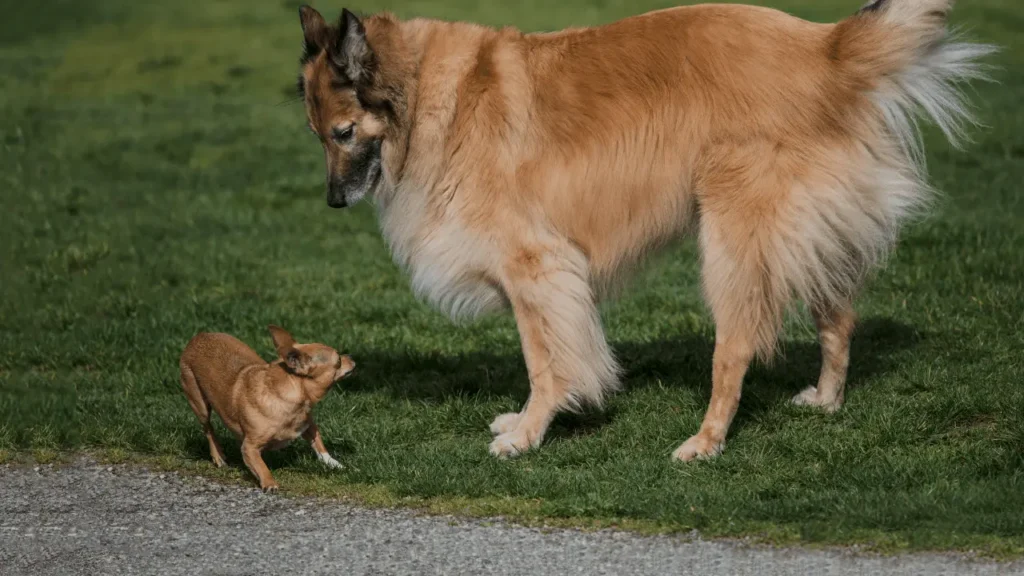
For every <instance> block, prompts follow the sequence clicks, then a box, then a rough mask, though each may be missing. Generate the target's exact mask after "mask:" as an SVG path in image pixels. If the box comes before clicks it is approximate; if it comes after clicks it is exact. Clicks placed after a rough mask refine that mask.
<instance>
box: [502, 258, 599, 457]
mask: <svg viewBox="0 0 1024 576" xmlns="http://www.w3.org/2000/svg"><path fill="white" fill-rule="evenodd" d="M573 256H576V257H573ZM505 289H506V292H507V294H508V296H509V299H510V300H511V302H512V307H513V310H514V311H515V317H516V325H517V327H518V329H519V337H520V340H521V342H522V347H523V356H524V357H525V359H526V368H527V371H528V372H529V375H530V398H529V400H527V402H526V406H525V407H524V408H523V411H522V412H519V413H511V414H502V415H501V416H498V417H497V418H496V419H495V420H494V422H493V423H492V424H491V431H492V432H494V433H495V434H497V435H498V436H497V438H495V439H494V441H493V442H492V443H491V454H494V455H495V456H498V457H501V458H505V457H510V456H516V455H518V454H520V453H522V452H524V451H526V450H528V449H530V448H534V447H537V446H538V445H540V443H541V441H542V440H543V439H544V433H545V432H546V431H547V429H548V425H549V424H551V420H552V419H553V418H554V416H555V414H556V413H557V412H558V411H560V410H565V409H573V408H577V407H579V406H580V405H582V404H591V405H597V406H600V405H601V403H602V400H603V397H604V393H605V392H606V391H608V390H610V389H612V388H614V387H615V386H616V385H617V373H618V368H617V366H616V364H615V360H614V359H613V358H612V355H611V352H610V351H609V350H608V345H607V343H606V342H605V338H604V331H603V330H602V328H601V319H600V316H599V315H598V313H597V308H596V306H595V304H594V299H593V296H592V294H591V290H590V285H589V283H588V282H587V277H586V263H585V261H584V260H583V258H582V256H581V255H570V256H568V257H566V256H561V257H559V256H558V255H555V254H552V253H547V254H539V253H536V252H529V251H521V252H520V254H519V256H518V257H517V259H516V260H515V261H514V262H513V263H512V264H511V265H510V266H509V267H508V268H507V270H506V281H505Z"/></svg>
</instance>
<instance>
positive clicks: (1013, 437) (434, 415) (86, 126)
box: [0, 0, 1024, 555]
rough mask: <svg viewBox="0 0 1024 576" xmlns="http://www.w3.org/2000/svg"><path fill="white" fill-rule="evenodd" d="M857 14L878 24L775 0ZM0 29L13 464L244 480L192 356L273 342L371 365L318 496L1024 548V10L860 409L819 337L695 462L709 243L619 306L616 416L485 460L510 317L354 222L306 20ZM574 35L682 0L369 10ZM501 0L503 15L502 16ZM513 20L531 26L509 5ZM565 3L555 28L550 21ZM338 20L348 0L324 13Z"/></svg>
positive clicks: (334, 424) (886, 286)
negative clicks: (140, 467)
mask: <svg viewBox="0 0 1024 576" xmlns="http://www.w3.org/2000/svg"><path fill="white" fill-rule="evenodd" d="M774 1H775V5H776V6H778V7H780V8H785V9H787V10H791V11H794V12H796V13H798V14H800V15H802V16H805V17H808V18H813V19H821V20H829V19H835V18H838V17H841V16H842V15H844V14H848V13H850V12H852V11H853V10H854V9H856V8H857V5H858V2H857V1H856V0H842V1H840V0H829V1H821V0H789V1H782V0H774ZM3 4H4V5H3V6H0V13H2V14H4V15H5V18H4V19H3V23H2V24H0V108H2V112H0V198H2V212H0V296H2V300H0V453H2V452H6V453H7V454H8V455H10V454H12V453H16V452H20V451H26V450H28V451H35V452H36V453H37V454H41V455H46V454H53V453H54V452H62V451H68V450H84V449H89V450H99V451H101V452H102V453H104V454H106V455H108V456H109V455H119V456H121V457H124V456H126V455H129V456H132V457H133V458H134V457H139V456H138V455H142V456H141V457H143V458H146V459H147V461H154V460H153V459H155V461H158V462H163V463H164V465H171V466H183V467H185V468H186V469H189V470H197V471H200V472H202V473H205V474H210V475H216V476H218V477H222V478H234V479H245V476H244V474H243V472H242V471H241V465H242V464H241V459H240V457H239V455H238V444H237V442H235V441H234V440H227V438H228V437H227V436H226V435H224V436H223V437H224V438H225V440H226V441H225V446H226V448H227V450H228V454H229V457H230V463H231V464H232V465H233V466H235V467H236V468H235V469H233V470H229V471H226V472H224V471H220V472H215V471H213V469H212V468H210V467H209V466H208V465H207V464H199V463H201V462H206V461H207V458H208V454H207V451H206V444H205V441H204V439H203V436H202V433H201V431H200V429H199V426H198V424H197V423H196V420H195V417H194V415H193V414H192V413H191V411H190V410H189V408H188V406H187V404H186V402H185V399H184V397H183V396H182V394H181V392H180V389H179V385H178V379H177V378H178V377H177V359H178V355H179V354H180V352H181V350H182V348H183V346H184V345H185V343H186V342H187V341H188V339H189V338H190V337H191V336H192V334H194V333H195V332H197V331H200V330H215V331H225V332H230V333H233V334H235V335H237V336H239V337H240V338H242V339H243V340H245V341H247V342H249V343H250V344H252V345H254V347H255V348H256V349H257V350H258V351H260V352H261V353H263V354H265V355H267V356H268V357H269V354H270V351H271V346H270V342H269V337H268V335H267V334H266V332H265V326H266V325H267V324H268V323H279V324H282V325H284V326H286V327H288V328H289V329H291V330H292V331H293V332H294V333H295V334H296V336H297V337H298V338H299V339H300V340H302V339H304V340H310V341H323V342H327V343H330V344H334V345H337V346H340V347H343V348H344V349H345V351H347V352H350V353H351V354H352V355H353V356H354V357H355V358H356V360H357V362H358V363H359V365H360V374H359V376H358V377H357V378H355V379H353V380H350V381H346V383H345V385H344V386H343V387H342V389H340V390H338V391H336V392H334V393H332V394H331V395H330V396H329V397H328V398H327V399H326V400H325V401H324V402H323V404H322V405H321V406H320V407H319V408H318V420H319V423H320V426H321V429H322V430H323V433H324V437H325V440H326V442H327V445H328V446H329V448H331V449H332V450H333V451H334V452H335V455H336V456H337V457H338V459H339V460H341V461H342V462H343V463H344V464H346V466H347V468H346V470H345V471H343V472H340V473H334V472H328V471H326V470H325V469H323V468H321V467H320V466H319V465H318V463H317V462H316V460H315V459H314V458H312V457H311V453H310V452H309V451H308V449H307V448H306V447H305V446H301V445H296V446H294V447H292V448H289V449H288V450H285V451H283V452H279V453H274V454H272V455H271V456H270V457H269V462H270V464H271V466H272V468H273V469H274V470H275V474H277V475H278V477H279V479H281V481H282V483H283V484H284V487H285V489H286V490H287V489H290V490H291V491H292V492H313V493H320V494H334V495H343V496H353V497H357V498H359V499H360V500H362V501H364V502H368V503H376V504H399V503H412V504H416V505H419V506H425V507H427V508H428V509H431V510H437V511H447V512H453V511H454V512H463V513H472V514H507V515H511V516H513V517H516V518H519V519H521V520H528V521H542V519H546V520H543V521H546V522H550V523H555V524H559V523H563V524H564V523H575V524H581V525H597V526H604V525H620V526H626V527H633V528H638V529H644V530H689V529H692V528H696V529H699V530H701V531H702V532H703V533H704V534H706V535H709V536H715V535H718V536H734V535H750V534H753V535H755V536H759V537H764V538H770V539H773V540H776V541H787V542H796V541H799V542H804V543H823V544H828V543H848V542H867V543H869V544H873V545H875V546H879V547H884V548H906V547H909V548H960V549H966V548H973V549H976V550H983V551H986V552H989V553H996V554H1010V555H1019V554H1021V553H1022V552H1024V353H1022V350H1024V202H1022V193H1021V190H1022V185H1021V183H1022V182H1024V160H1022V158H1024V111H1022V109H1021V107H1020V102H1021V100H1022V98H1024V76H1021V74H1020V70H1021V69H1022V67H1024V40H1022V37H1021V33H1022V31H1024V7H1022V5H1021V4H1020V3H1019V2H1018V1H1017V0H978V1H975V2H964V3H962V5H961V6H960V7H959V10H958V12H956V19H957V22H958V23H960V24H963V25H964V26H966V27H967V28H968V29H969V31H970V34H971V35H972V36H973V37H975V38H978V39H981V40H985V41H990V42H995V43H998V44H1001V45H1002V46H1003V47H1004V51H1003V52H1002V53H1001V55H1000V56H998V57H997V58H996V59H994V63H996V64H998V65H999V66H1001V67H1002V71H1000V72H998V73H997V76H998V77H999V79H1000V80H1001V84H993V85H984V86H979V87H978V89H977V93H978V94H977V95H978V98H977V100H978V102H979V106H980V115H981V117H982V118H983V119H984V120H985V122H986V123H987V124H989V126H990V127H989V128H986V129H982V130H979V131H977V132H976V141H975V142H974V143H973V144H972V145H970V147H969V149H968V150H967V151H966V152H956V151H953V150H951V149H950V148H949V147H948V146H947V145H946V144H945V143H944V142H942V141H941V139H940V138H939V137H938V135H937V134H936V133H935V131H933V130H929V131H928V133H927V135H926V139H927V141H928V145H929V146H928V148H929V154H930V155H929V166H930V169H931V173H932V177H933V181H934V182H935V183H936V184H937V186H938V187H939V188H941V189H942V190H944V191H945V192H946V195H945V197H944V198H943V199H942V200H941V201H940V202H939V203H938V205H937V208H936V210H935V212H934V214H933V215H932V216H931V217H929V218H928V219H926V220H925V221H923V222H921V223H918V224H915V225H913V226H911V227H909V228H908V229H907V230H906V233H905V234H904V236H903V239H902V242H901V245H900V247H899V249H898V250H897V252H896V253H895V255H894V257H893V259H892V262H891V264H890V266H889V267H888V269H886V270H885V271H883V272H881V273H880V274H879V276H878V278H877V280H876V281H875V282H874V283H873V284H872V285H871V286H870V288H869V290H868V291H867V292H866V293H865V295H864V296H863V298H862V299H861V300H860V302H859V306H858V310H859V312H860V314H861V316H862V319H863V321H862V323H861V326H860V330H859V332H858V333H857V336H856V339H855V342H854V346H853V358H852V368H851V374H850V389H849V392H848V394H847V404H846V407H845V408H844V409H843V410H842V411H841V412H840V413H838V414H835V415H832V416H827V415H824V414H820V413H818V412H815V411H813V410H808V409H798V408H795V407H792V406H790V405H788V404H787V402H786V401H787V399H788V398H789V397H790V396H791V395H793V394H794V393H795V392H797V391H798V390H800V389H801V388H802V387H804V386H806V385H807V384H809V383H812V382H813V381H814V380H815V378H816V375H817V370H818V362H819V361H818V350H817V346H816V344H815V341H814V334H813V332H812V330H810V329H809V328H808V325H807V323H806V322H800V321H799V319H796V320H794V321H793V322H791V323H790V325H789V327H788V329H787V332H786V337H785V356H784V358H782V359H780V361H779V362H777V363H776V364H775V365H774V366H772V367H758V368H755V369H754V370H753V371H752V373H751V374H750V375H749V376H748V378H747V384H746V388H745V390H744V392H745V393H744V398H743V402H742V405H741V408H740V412H739V415H738V416H737V419H736V422H735V424H734V426H733V432H732V434H731V435H730V437H729V445H728V449H727V451H726V452H725V454H724V455H723V456H722V457H720V458H718V459H717V460H714V461H711V462H702V463H697V464H691V465H674V464H672V463H670V461H669V454H670V452H671V450H672V449H673V448H674V447H675V446H677V445H678V444H679V443H680V442H682V441H683V440H685V439H686V438H687V437H688V436H689V435H690V434H692V433H693V432H694V431H695V430H696V429H697V427H698V425H699V422H700V418H701V416H702V414H703V411H704V409H705V407H706V405H707V401H708V396H709V393H710V366H711V349H712V341H713V327H712V324H711V322H710V320H709V317H708V315H707V314H706V312H705V309H704V307H703V305H702V303H701V300H700V295H699V288H698V278H697V269H696V259H695V252H694V249H693V247H692V245H691V244H687V243H684V244H682V245H681V246H679V247H677V248H675V249H673V250H671V251H669V252H667V253H665V254H663V255H661V256H659V257H658V258H656V260H655V262H653V263H652V265H651V266H649V267H648V268H647V269H646V271H645V272H644V273H643V274H641V276H640V278H638V279H637V281H636V282H635V283H633V284H632V285H631V287H630V289H629V290H627V291H626V293H625V294H624V296H623V297H622V298H621V299H620V300H619V301H617V302H614V303H610V304H608V305H607V306H605V309H604V319H605V323H606V327H607V332H608V335H609V337H610V339H611V341H612V343H613V345H614V347H615V350H616V352H617V354H618V356H619V358H620V359H621V361H622V363H623V365H624V366H625V367H626V369H627V371H628V372H627V375H626V377H625V384H626V386H625V390H624V391H623V392H622V393H620V394H618V395H617V396H615V397H614V398H613V399H612V400H611V402H610V405H609V406H608V409H607V411H606V412H604V413H600V414H586V415H582V416H566V417H561V418H559V419H558V420H557V421H556V423H555V425H554V427H553V430H552V432H551V433H550V435H549V438H548V440H547V441H546V442H545V444H544V446H543V447H542V449H540V450H537V451H535V452H533V453H530V454H527V455H526V456H524V457H522V458H519V459H517V460H513V461H497V460H495V459H493V458H491V457H490V456H489V455H488V454H487V444H488V442H489V440H490V435H489V433H488V432H487V424H488V423H489V422H490V420H491V418H492V417H493V416H495V415H496V414H498V413H499V412H504V411H508V410H512V409H515V408H517V407H518V406H519V405H520V403H521V402H522V401H523V400H524V399H525V396H526V390H527V378H526V371H525V368H524V366H523V362H522V357H521V353H520V351H519V347H518V339H517V336H516V331H515V327H514V325H513V323H512V321H511V319H510V318H509V317H507V316H500V317H494V318H488V319H485V320H482V321H480V322H478V323H475V324H472V325H469V326H462V327H457V326H452V325H451V324H449V322H448V321H447V320H446V319H445V318H443V317H442V316H441V315H439V314H438V313H436V312H434V311H432V310H430V309H429V308H427V307H426V306H424V305H423V304H420V303H418V302H417V301H416V300H415V299H414V298H413V296H412V295H411V293H410V290H409V288H408V285H407V281H406V279H405V278H404V277H403V275H402V274H401V273H400V272H399V271H398V270H397V269H396V268H395V267H394V265H393V264H392V263H391V260H390V258H389V256H388V254H387V251H386V249H385V247H384V245H383V243H382V241H381V239H380V237H379V234H378V232H377V229H376V224H375V221H374V217H373V214H372V211H371V209H370V208H369V207H368V206H366V205H363V206H359V207H357V208H355V209H352V210H349V211H344V212H341V211H332V210H330V209H329V208H327V206H326V204H325V201H324V194H323V182H322V179H323V167H322V166H321V163H322V153H321V152H320V150H319V145H318V144H317V142H316V141H315V140H314V139H313V138H312V137H310V136H309V135H308V133H307V132H306V131H305V129H304V120H303V113H302V110H301V108H300V107H299V105H297V104H284V105H281V104H280V103H281V102H283V101H285V100H287V99H289V98H290V97H291V90H292V87H293V84H294V82H293V80H294V76H295V73H296V71H297V69H296V61H297V58H298V56H299V44H300V35H299V34H300V33H299V28H298V22H297V20H298V18H297V15H296V13H295V6H296V4H297V3H295V2H291V1H286V2H283V3H279V2H275V1H269V2H243V1H241V0H203V1H199V0H183V1H180V2H176V3H171V2H161V3H139V2H129V1H128V0H111V1H107V0H76V1H74V2H72V1H70V0H60V1H57V0H53V1H50V2H43V3H24V2H18V3H16V2H11V1H4V2H3ZM354 4H356V5H354V6H352V7H354V8H363V9H374V8H383V7H387V8H390V9H392V10H395V11H396V12H398V13H399V14H400V15H403V16H409V15H432V16H441V17H446V18H464V19H472V20H475V21H479V22H484V23H488V24H516V25H519V26H522V27H524V28H527V29H554V28H559V27H562V26H566V25H583V24H592V23H599V22H605V21H609V20H612V19H615V18H618V17H621V16H625V15H627V14H630V13H635V12H640V11H643V10H646V9H649V8H655V7H660V6H664V5H666V4H668V2H665V1H651V0H648V1H637V0H634V1H631V2H624V1H620V0H572V1H563V2H558V3H550V2H547V1H543V2H542V1H541V0H531V1H529V2H522V3H497V2H495V3H484V2H474V1H469V0H462V1H459V2H450V3H449V2H440V1H431V0H415V1H414V0H407V1H404V2H403V1H400V0H394V1H383V2H359V3H354ZM492 4H493V5H492ZM505 4H508V7H504V6H505ZM548 4H551V5H556V4H557V6H558V7H557V8H550V7H548ZM320 7H321V8H323V9H324V10H325V11H327V12H330V13H336V12H337V11H338V10H340V5H330V6H325V5H323V4H321V5H320Z"/></svg>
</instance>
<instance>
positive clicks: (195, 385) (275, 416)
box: [181, 326, 355, 491]
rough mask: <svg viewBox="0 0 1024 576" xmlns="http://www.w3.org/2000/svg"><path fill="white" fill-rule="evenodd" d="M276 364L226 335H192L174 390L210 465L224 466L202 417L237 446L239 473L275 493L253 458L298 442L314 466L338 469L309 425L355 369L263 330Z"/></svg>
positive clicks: (320, 349)
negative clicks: (180, 393)
mask: <svg viewBox="0 0 1024 576" xmlns="http://www.w3.org/2000/svg"><path fill="white" fill-rule="evenodd" d="M270 335H271V337H273V339H274V347H275V348H276V349H277V354H278V358H277V359H276V360H274V361H273V362H269V363H268V362H266V361H264V360H263V359H262V358H260V357H259V355H258V354H256V352H254V351H253V349H252V348H250V347H248V346H246V345H245V343H244V342H242V341H240V340H238V339H237V338H235V337H234V336H231V335H228V334H211V333H207V332H204V333H201V334H198V335H196V336H195V337H194V338H192V340H191V341H190V342H189V343H188V346H186V347H185V351H184V352H182V354H181V387H182V389H184V391H185V396H186V397H188V403H189V405H190V406H191V407H192V411H194V412H195V413H196V416H197V417H198V418H199V422H200V423H201V424H202V425H203V431H204V432H206V439H207V440H209V442H210V455H211V456H212V458H213V463H214V464H215V465H216V466H218V467H220V466H223V465H224V451H223V450H222V449H221V447H220V444H219V443H218V442H217V438H216V437H215V436H214V434H213V427H212V426H211V425H210V410H211V409H212V410H213V411H214V412H216V413H217V415H219V416H220V419H221V421H223V422H224V425H225V426H227V427H228V429H230V430H231V431H232V432H234V433H235V434H236V435H237V436H238V437H239V438H240V439H241V441H242V458H243V459H244V460H245V465H246V466H248V468H249V470H250V471H252V473H253V474H254V475H255V476H256V477H257V478H258V479H259V481H260V488H262V489H263V490H266V491H273V490H277V488H278V484H277V482H276V481H275V480H274V477H273V476H272V475H271V474H270V470H269V469H268V468H267V465H266V463H264V462H263V457H262V456H261V452H262V451H263V450H264V449H270V450H276V449H279V448H283V447H284V446H286V445H287V444H288V443H290V442H291V441H292V440H294V439H295V438H297V437H299V436H300V435H301V436H302V437H303V438H305V439H306V440H308V441H309V442H310V444H311V445H312V446H313V450H315V451H316V454H317V457H318V458H319V459H320V461H321V462H324V463H325V464H327V465H328V466H331V467H335V468H340V467H341V465H340V464H338V462H337V461H336V460H334V458H332V457H331V455H330V454H329V453H328V452H327V448H325V447H324V443H323V440H321V439H320V430H319V429H318V428H317V426H316V424H315V423H314V422H313V415H312V410H313V406H315V405H316V403H317V402H319V401H320V400H321V399H322V398H323V397H324V395H326V394H327V392H328V390H330V389H331V386H332V385H333V384H334V383H335V382H337V381H338V380H340V379H341V378H344V377H345V376H347V375H348V374H350V373H351V372H352V370H353V369H354V368H355V363H354V362H353V361H352V358H350V357H349V356H347V355H342V354H339V353H338V352H337V351H336V350H335V349H333V348H331V347H329V346H325V345H324V344H297V343H296V342H295V340H294V339H293V338H292V336H291V334H289V333H288V332H287V331H285V330H284V329H283V328H279V327H277V326H270Z"/></svg>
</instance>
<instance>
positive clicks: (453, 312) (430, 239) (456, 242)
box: [377, 192, 507, 320]
mask: <svg viewBox="0 0 1024 576" xmlns="http://www.w3.org/2000/svg"><path fill="white" fill-rule="evenodd" d="M377 210H378V218H379V220H380V227H381V232H382V234H383V236H384V238H385V240H387V242H388V245H389V247H390V248H391V255H392V258H394V260H395V262H396V263H397V264H398V265H399V266H401V267H402V268H403V269H404V270H406V271H407V272H408V273H409V275H410V279H411V283H412V288H413V292H414V293H415V294H416V296H417V297H419V298H422V299H423V300H425V301H427V302H428V303H430V304H431V305H433V306H435V307H437V308H438V309H439V310H441V311H442V312H444V313H445V314H447V315H448V316H449V317H451V318H452V319H453V320H460V319H470V318H474V317H476V316H479V315H481V314H485V313H488V312H493V311H496V310H498V309H501V308H503V307H504V306H505V305H506V303H507V300H506V298H505V295H504V293H503V292H502V290H501V288H500V287H499V286H498V285H497V284H496V283H495V282H494V281H493V280H491V278H493V274H490V273H489V272H490V271H491V270H492V269H493V267H494V264H495V262H496V256H495V254H494V250H493V249H492V248H491V246H490V243H489V242H488V241H487V240H485V239H483V238H479V237H477V236H476V235H474V234H472V233H470V232H469V231H467V230H466V229H465V228H464V227H463V226H461V225H460V224H459V223H457V222H456V221H454V219H452V218H437V217H436V216H434V214H433V213H432V212H431V211H430V210H429V209H428V207H427V206H426V202H425V201H424V199H423V195H422V194H417V193H415V192H414V193H411V194H396V195H394V196H392V197H391V198H390V199H389V200H387V201H378V202H377Z"/></svg>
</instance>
